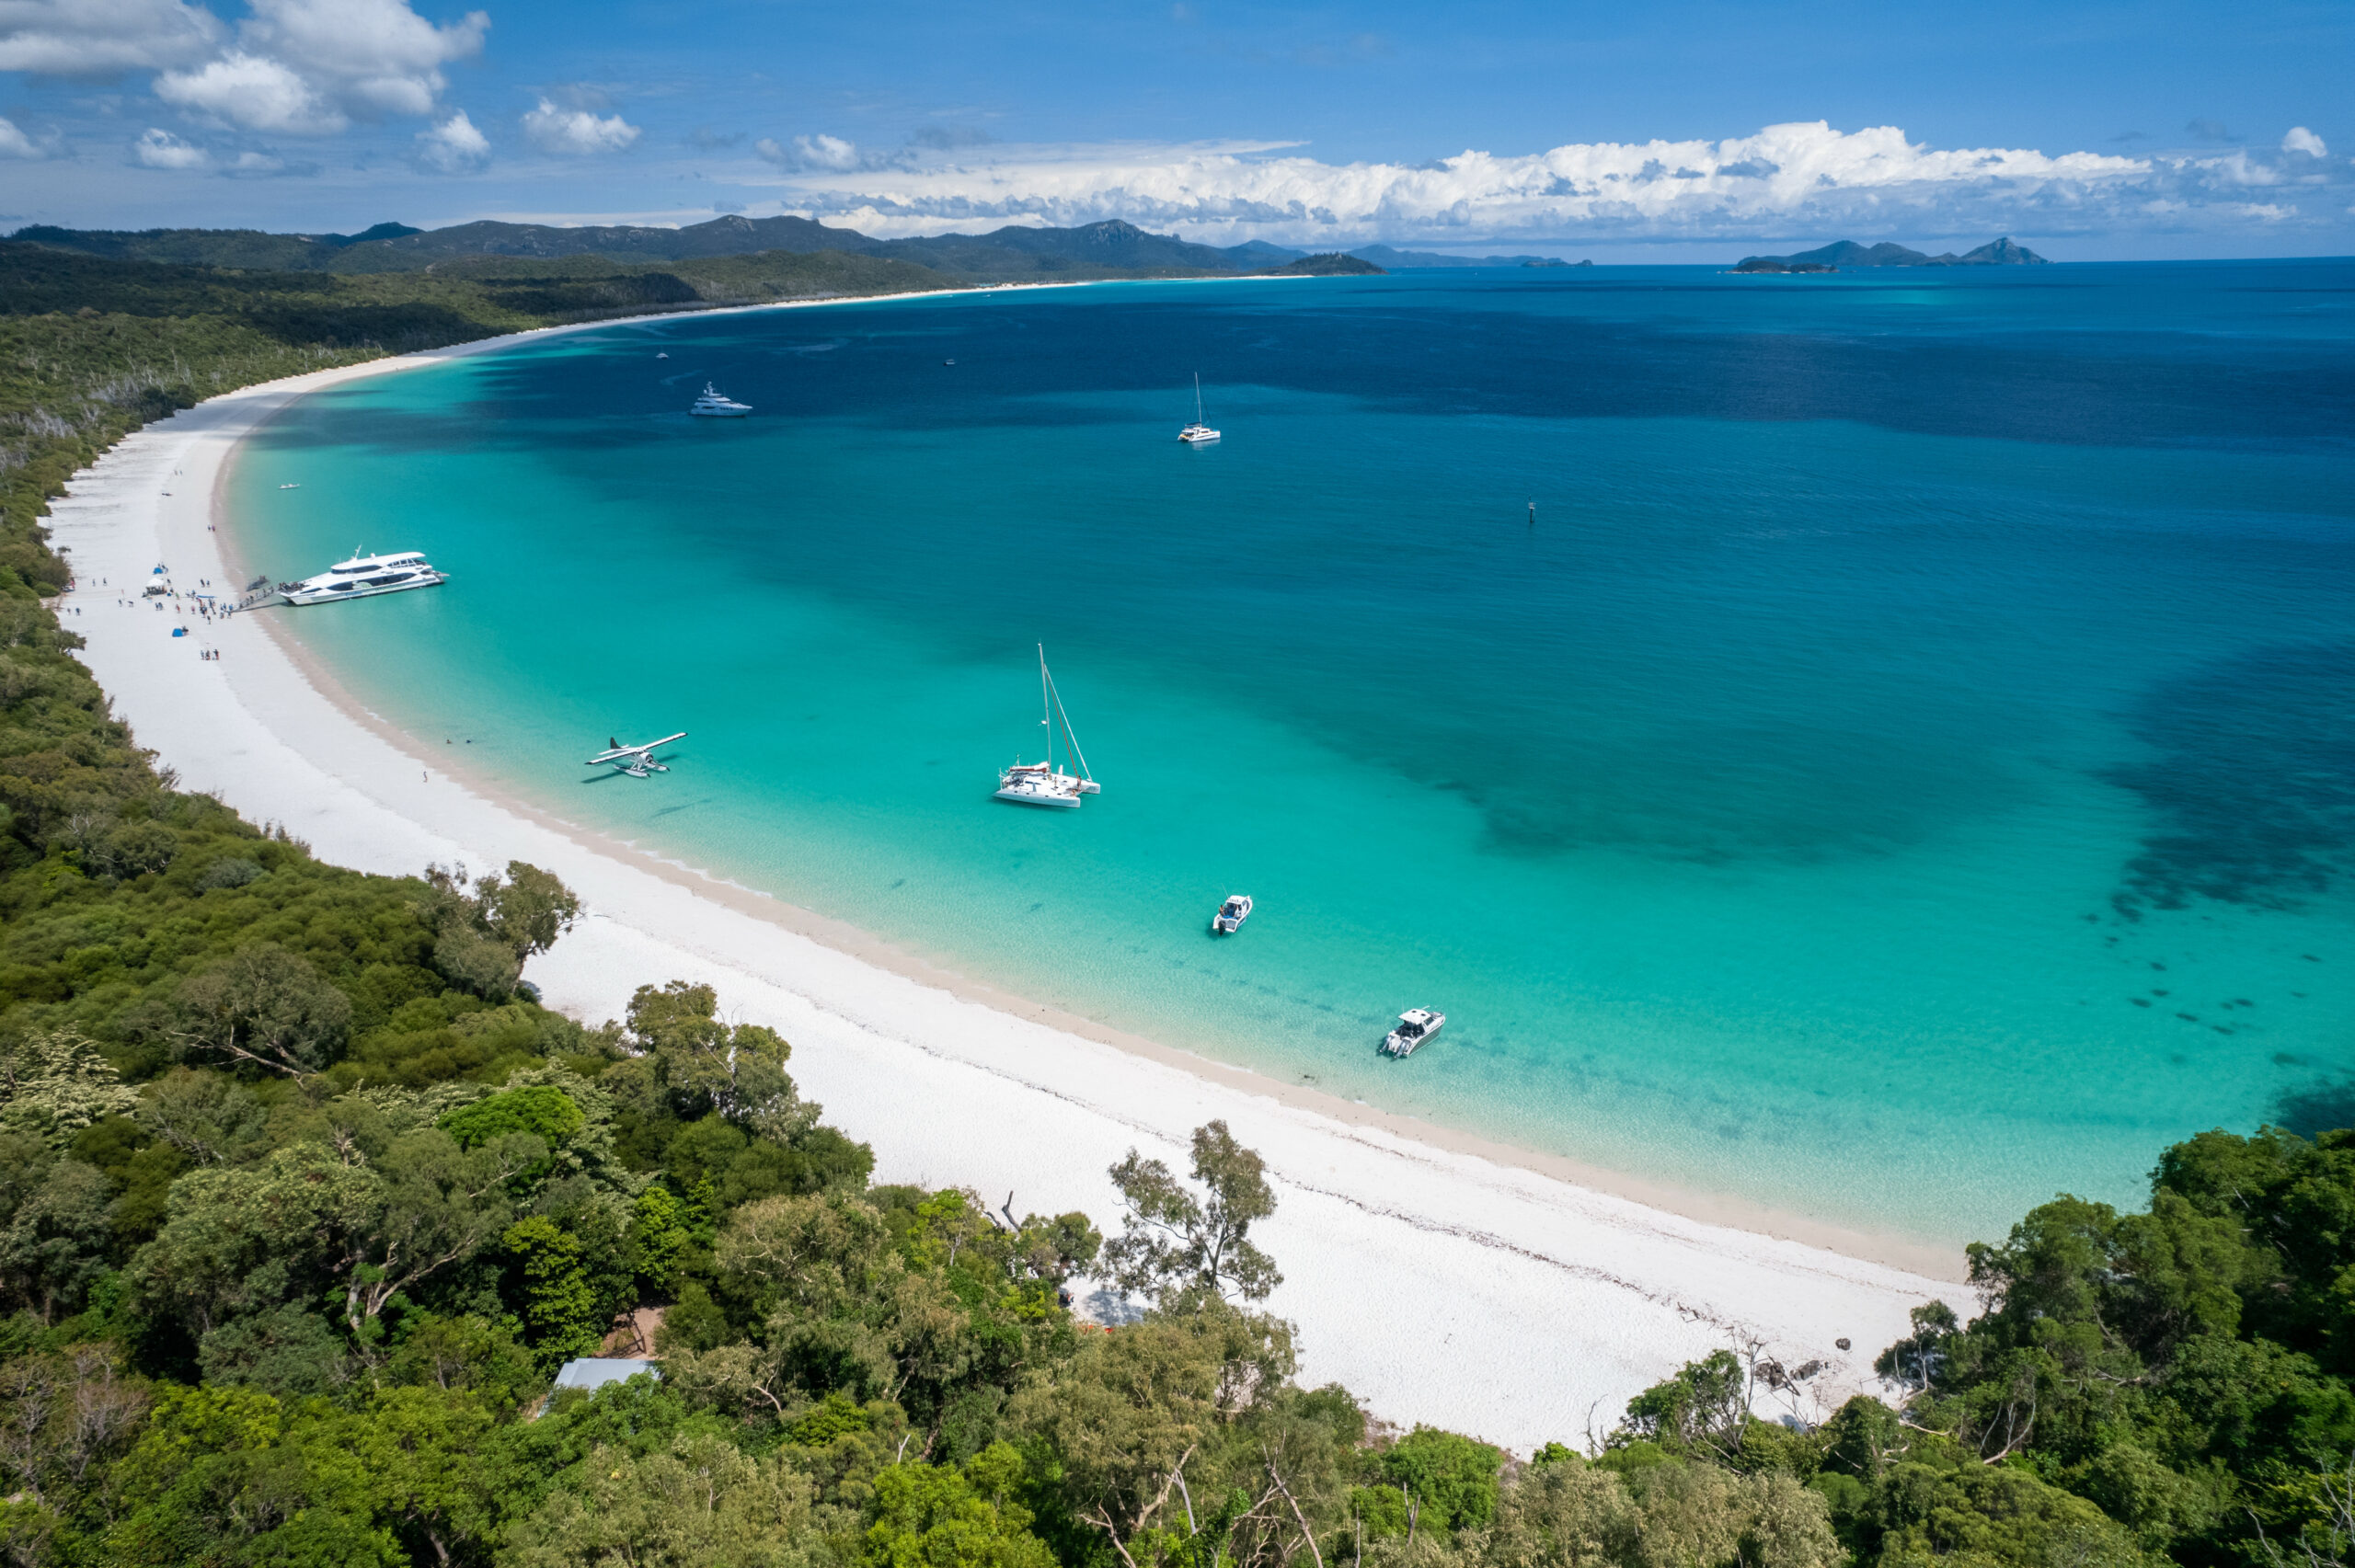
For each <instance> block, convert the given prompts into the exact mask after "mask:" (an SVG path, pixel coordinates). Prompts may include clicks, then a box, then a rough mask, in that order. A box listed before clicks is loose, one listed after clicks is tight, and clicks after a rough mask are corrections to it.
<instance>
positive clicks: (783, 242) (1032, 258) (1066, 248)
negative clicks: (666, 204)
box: [13, 214, 1302, 282]
mask: <svg viewBox="0 0 2355 1568" xmlns="http://www.w3.org/2000/svg"><path fill="white" fill-rule="evenodd" d="M13 237H14V238H15V239H16V240H17V241H18V242H20V243H25V244H36V245H40V246H47V247H49V248H51V249H54V250H63V251H71V252H74V253H76V254H81V255H88V256H98V257H106V258H111V259H118V260H135V261H168V262H179V263H183V264H198V265H209V266H226V267H267V268H274V269H285V270H300V271H319V272H343V273H363V272H393V271H411V270H416V269H421V268H426V267H438V266H440V265H442V264H446V263H448V262H450V261H453V260H457V259H461V258H482V257H505V258H527V259H533V260H550V259H556V258H577V257H589V256H594V257H603V258H606V259H608V260H612V261H616V262H650V261H684V260H708V259H711V258H718V257H732V256H743V255H748V254H752V253H754V252H784V253H790V254H794V255H811V254H815V253H818V252H821V251H832V252H834V253H836V254H839V255H844V256H861V257H872V258H879V259H883V260H891V261H899V262H902V263H907V264H912V265H915V266H920V267H928V268H931V269H933V270H935V271H936V272H941V273H945V274H948V275H949V276H952V277H959V278H966V279H976V280H987V281H992V282H1005V281H1009V280H1079V279H1085V278H1195V277H1224V276H1232V275H1234V274H1236V273H1244V272H1253V271H1259V270H1263V269H1266V268H1267V267H1268V266H1269V264H1272V265H1274V266H1278V267H1281V266H1282V265H1284V264H1286V263H1288V262H1291V261H1293V260H1297V259H1298V258H1300V256H1301V255H1302V253H1301V252H1299V251H1291V250H1280V249H1279V247H1272V246H1270V247H1267V248H1268V249H1269V250H1270V251H1274V252H1276V254H1273V255H1271V256H1269V257H1268V258H1266V259H1265V260H1261V259H1259V258H1258V257H1257V256H1256V255H1253V256H1246V255H1244V254H1243V251H1244V249H1246V248H1247V247H1238V248H1237V249H1236V250H1220V249H1217V248H1214V247H1212V246H1206V245H1193V244H1189V243H1188V242H1187V241H1185V240H1181V239H1176V238H1172V237H1170V236H1168V235H1153V234H1147V233H1146V232H1144V231H1143V229H1140V228H1138V227H1137V226H1136V225H1134V224H1133V223H1122V222H1120V221H1118V220H1113V221H1110V222H1107V223H1089V224H1086V225H1085V226H1083V227H1080V228H1074V229H1051V228H1033V227H1026V226H1022V225H1012V226H1008V227H1005V228H1000V229H997V230H995V231H994V232H992V233H989V234H985V235H936V236H933V237H930V238H922V239H901V240H879V239H869V238H868V237H867V235H862V234H859V233H857V232H856V230H852V229H844V228H834V227H832V226H830V225H828V224H825V223H813V222H811V221H810V219H807V218H795V217H775V218H746V217H741V216H737V215H733V214H731V215H729V216H727V217H721V218H714V219H712V220H711V221H710V222H708V223H694V224H690V225H688V226H686V227H684V228H677V229H662V228H647V227H635V226H629V225H623V224H589V225H582V226H580V227H569V228H560V227H556V226H553V225H550V224H546V223H461V224H458V225H456V226H454V227H452V228H446V229H434V230H431V231H425V230H417V229H410V228H408V227H406V226H405V225H403V224H398V223H382V224H379V225H377V227H376V228H374V229H371V230H369V231H368V232H367V233H365V234H362V235H268V234H262V233H259V232H258V231H255V230H248V229H152V230H147V231H144V232H137V233H132V232H123V231H113V230H105V231H98V230H75V229H58V228H48V227H33V228H26V229H20V230H18V231H17V234H16V235H14V236H13Z"/></svg>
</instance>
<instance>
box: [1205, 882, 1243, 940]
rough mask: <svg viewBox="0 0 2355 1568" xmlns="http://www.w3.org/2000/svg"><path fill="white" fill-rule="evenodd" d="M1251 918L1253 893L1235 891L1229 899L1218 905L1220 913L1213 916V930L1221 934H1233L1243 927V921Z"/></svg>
mask: <svg viewBox="0 0 2355 1568" xmlns="http://www.w3.org/2000/svg"><path fill="white" fill-rule="evenodd" d="M1250 918H1251V895H1250V894H1248V893H1235V894H1233V895H1230V896H1229V897H1228V898H1227V900H1226V901H1225V902H1224V903H1223V904H1221V905H1220V906H1219V907H1218V913H1216V914H1214V915H1212V917H1211V930H1212V932H1214V933H1217V934H1218V935H1220V936H1233V935H1234V934H1235V933H1236V932H1238V931H1241V930H1242V929H1243V922H1244V921H1247V920H1249V919H1250Z"/></svg>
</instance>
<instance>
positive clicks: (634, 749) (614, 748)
mask: <svg viewBox="0 0 2355 1568" xmlns="http://www.w3.org/2000/svg"><path fill="white" fill-rule="evenodd" d="M685 738H687V732H686V731H685V730H684V729H683V730H681V731H679V733H678V734H676V735H666V736H664V737H663V738H661V739H660V740H649V741H648V742H647V743H646V744H645V745H643V746H625V745H623V744H622V743H621V742H620V741H618V740H616V739H615V738H613V737H611V736H607V737H606V738H605V750H603V751H600V752H598V753H597V754H596V755H595V756H594V757H592V758H590V759H589V760H588V761H585V762H583V763H581V764H580V765H581V766H582V767H584V768H608V767H609V768H613V769H615V770H616V771H617V772H620V773H627V774H628V775H629V776H630V777H631V778H634V779H642V778H645V777H647V776H648V775H649V774H651V773H669V772H670V771H671V770H670V769H669V768H667V767H665V766H663V765H662V764H661V763H660V762H658V761H655V760H654V749H655V748H656V747H658V746H668V745H670V744H671V742H672V741H673V740H684V739H685Z"/></svg>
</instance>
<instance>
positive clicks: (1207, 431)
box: [1177, 371, 1218, 446]
mask: <svg viewBox="0 0 2355 1568" xmlns="http://www.w3.org/2000/svg"><path fill="white" fill-rule="evenodd" d="M1177 439H1178V440H1179V441H1184V442H1185V443H1186V444H1187V445H1188V446H1200V445H1202V444H1204V443H1205V442H1208V441H1216V440H1218V432H1217V431H1216V430H1213V429H1211V428H1210V427H1209V426H1208V425H1205V424H1203V423H1202V372H1200V371H1196V372H1194V422H1193V423H1192V424H1190V425H1189V426H1187V427H1186V428H1185V429H1182V430H1180V431H1178V432H1177Z"/></svg>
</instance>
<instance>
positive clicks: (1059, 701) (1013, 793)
mask: <svg viewBox="0 0 2355 1568" xmlns="http://www.w3.org/2000/svg"><path fill="white" fill-rule="evenodd" d="M1039 701H1040V708H1041V709H1042V710H1043V711H1044V713H1045V715H1046V716H1045V717H1043V718H1041V719H1040V721H1039V722H1040V724H1041V725H1043V726H1044V727H1046V731H1047V760H1046V761H1043V762H1026V761H1023V760H1022V759H1021V757H1020V756H1019V755H1017V756H1016V758H1015V759H1014V765H1013V766H1012V767H1010V768H1008V769H1006V770H1005V772H1004V773H1000V774H998V776H997V794H996V795H995V798H996V799H999V800H1011V801H1013V802H1014V803H1015V804H1016V805H1017V806H1062V807H1074V808H1076V807H1078V805H1079V802H1080V798H1081V797H1082V796H1083V795H1094V794H1097V792H1098V791H1099V790H1101V789H1102V787H1103V786H1102V785H1100V784H1097V782H1096V780H1095V778H1094V776H1093V775H1091V774H1090V773H1088V771H1087V759H1086V757H1085V756H1083V755H1082V754H1081V753H1080V750H1079V737H1077V736H1075V735H1074V734H1073V733H1072V732H1071V717H1070V715H1067V714H1065V713H1064V712H1063V697H1062V696H1061V694H1059V693H1058V692H1056V691H1055V678H1054V677H1053V676H1052V675H1050V674H1048V673H1047V648H1046V645H1045V644H1043V643H1042V644H1040V647H1039ZM1058 728H1060V729H1061V730H1062V731H1063V748H1064V753H1065V756H1066V757H1067V759H1068V760H1069V761H1072V762H1074V763H1076V764H1077V765H1078V768H1079V772H1078V773H1065V772H1063V770H1062V769H1061V768H1058V767H1057V766H1055V731H1056V730H1057V729H1058Z"/></svg>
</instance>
